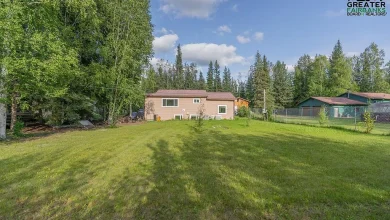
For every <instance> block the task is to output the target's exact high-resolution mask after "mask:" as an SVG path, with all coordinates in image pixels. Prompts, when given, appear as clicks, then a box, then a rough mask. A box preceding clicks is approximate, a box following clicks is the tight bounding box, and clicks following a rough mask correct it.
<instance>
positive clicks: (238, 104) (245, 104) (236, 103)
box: [234, 98, 249, 111]
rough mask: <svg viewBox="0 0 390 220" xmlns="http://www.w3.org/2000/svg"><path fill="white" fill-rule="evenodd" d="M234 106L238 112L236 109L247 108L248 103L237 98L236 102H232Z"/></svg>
mask: <svg viewBox="0 0 390 220" xmlns="http://www.w3.org/2000/svg"><path fill="white" fill-rule="evenodd" d="M234 106H235V109H236V111H238V109H239V108H241V107H242V106H244V107H247V108H248V107H249V101H248V100H246V99H243V98H237V99H236V101H235V102H234Z"/></svg>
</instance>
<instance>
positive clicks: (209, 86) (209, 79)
mask: <svg viewBox="0 0 390 220" xmlns="http://www.w3.org/2000/svg"><path fill="white" fill-rule="evenodd" d="M214 88H215V87H214V68H213V62H212V61H210V64H209V69H208V71H207V91H209V92H213V91H215V89H214Z"/></svg>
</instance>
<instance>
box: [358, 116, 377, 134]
mask: <svg viewBox="0 0 390 220" xmlns="http://www.w3.org/2000/svg"><path fill="white" fill-rule="evenodd" d="M374 123H375V120H374V119H373V118H372V117H371V113H370V112H368V111H366V112H364V114H363V122H360V126H361V127H362V128H363V130H364V132H365V133H367V134H369V133H371V132H372V130H373V129H374V127H375V124H374Z"/></svg>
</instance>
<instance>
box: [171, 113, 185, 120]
mask: <svg viewBox="0 0 390 220" xmlns="http://www.w3.org/2000/svg"><path fill="white" fill-rule="evenodd" d="M176 116H180V120H183V114H174V115H173V119H174V120H176Z"/></svg>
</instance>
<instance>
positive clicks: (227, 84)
mask: <svg viewBox="0 0 390 220" xmlns="http://www.w3.org/2000/svg"><path fill="white" fill-rule="evenodd" d="M231 86H232V84H231V79H230V73H229V70H228V68H227V67H226V66H225V69H224V70H223V79H222V91H224V92H231V91H232V88H231Z"/></svg>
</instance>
